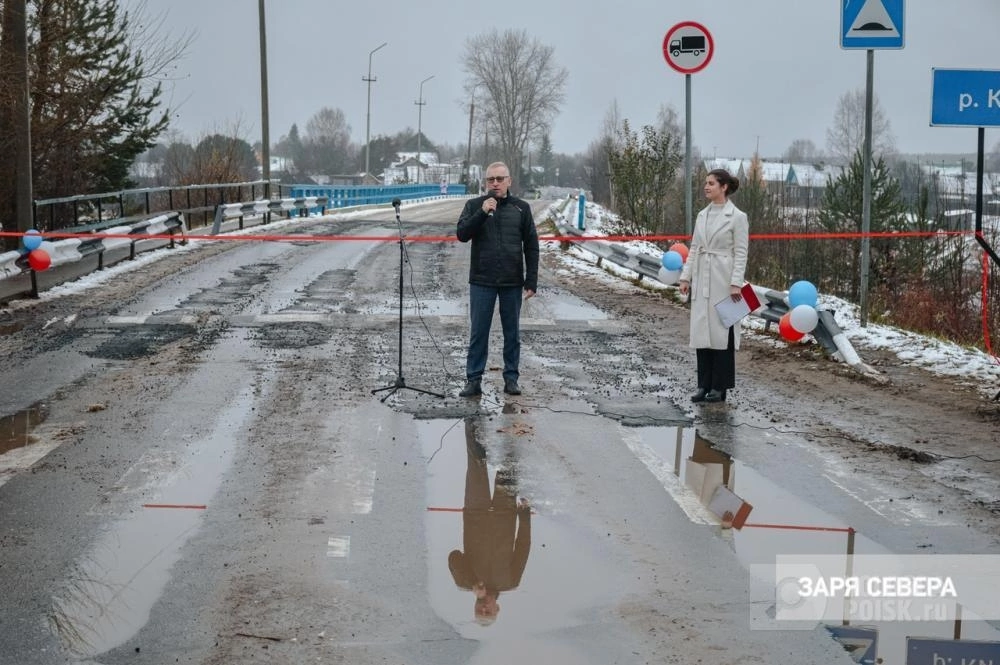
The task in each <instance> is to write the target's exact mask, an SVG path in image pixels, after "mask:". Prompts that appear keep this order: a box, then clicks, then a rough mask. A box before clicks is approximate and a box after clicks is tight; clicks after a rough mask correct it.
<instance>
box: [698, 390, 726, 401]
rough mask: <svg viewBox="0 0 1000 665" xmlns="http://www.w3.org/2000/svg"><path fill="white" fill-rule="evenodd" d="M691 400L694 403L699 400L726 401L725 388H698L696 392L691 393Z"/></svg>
mask: <svg viewBox="0 0 1000 665" xmlns="http://www.w3.org/2000/svg"><path fill="white" fill-rule="evenodd" d="M691 401H692V402H694V403H695V404H697V403H699V402H725V401H726V391H725V390H715V389H714V388H713V389H712V390H705V389H704V388H699V389H698V392H696V393H695V394H694V395H691Z"/></svg>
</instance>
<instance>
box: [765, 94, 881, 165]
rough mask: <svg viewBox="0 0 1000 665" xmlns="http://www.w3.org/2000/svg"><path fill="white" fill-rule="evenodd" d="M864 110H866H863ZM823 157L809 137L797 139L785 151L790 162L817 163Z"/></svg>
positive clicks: (786, 158)
mask: <svg viewBox="0 0 1000 665" xmlns="http://www.w3.org/2000/svg"><path fill="white" fill-rule="evenodd" d="M863 108H864V107H862V109H863ZM862 112H864V111H863V110H862ZM863 130H864V127H863V126H862V131H863ZM822 158H823V153H821V152H820V151H819V149H818V148H817V147H816V144H815V143H813V142H812V141H810V140H809V139H795V140H794V141H792V144H791V145H790V146H788V150H786V151H785V155H784V159H785V161H786V162H788V163H790V164H815V163H816V162H817V161H819V160H820V159H822Z"/></svg>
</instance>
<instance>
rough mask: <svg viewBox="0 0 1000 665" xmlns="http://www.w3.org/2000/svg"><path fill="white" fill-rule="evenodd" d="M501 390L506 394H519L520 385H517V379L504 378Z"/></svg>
mask: <svg viewBox="0 0 1000 665" xmlns="http://www.w3.org/2000/svg"><path fill="white" fill-rule="evenodd" d="M503 391H504V392H505V393H507V394H508V395H520V394H521V386H519V385H517V381H515V380H513V379H506V380H505V381H504V382H503Z"/></svg>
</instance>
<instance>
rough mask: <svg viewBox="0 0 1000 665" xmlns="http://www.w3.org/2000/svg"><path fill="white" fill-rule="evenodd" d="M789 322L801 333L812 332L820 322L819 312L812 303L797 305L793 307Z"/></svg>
mask: <svg viewBox="0 0 1000 665" xmlns="http://www.w3.org/2000/svg"><path fill="white" fill-rule="evenodd" d="M788 323H790V324H791V326H792V328H794V329H795V330H797V331H799V332H800V333H811V332H812V331H813V330H815V329H816V325H817V324H818V323H819V313H818V312H817V311H816V308H815V307H813V306H812V305H796V306H795V307H793V308H792V312H791V316H789V317H788Z"/></svg>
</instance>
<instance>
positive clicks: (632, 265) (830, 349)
mask: <svg viewBox="0 0 1000 665" xmlns="http://www.w3.org/2000/svg"><path fill="white" fill-rule="evenodd" d="M574 200H575V198H574V197H572V196H571V197H569V198H568V199H567V201H566V205H564V206H562V207H558V206H555V207H554V208H553V218H554V221H555V223H556V227H557V229H558V231H559V235H560V236H563V237H566V236H580V237H581V239H580V240H579V241H576V240H570V241H569V242H572V243H574V244H575V245H577V246H578V247H580V248H582V249H585V250H587V251H588V252H590V253H591V254H594V255H595V256H597V257H598V259H597V265H598V266H600V265H601V263H602V262H603V261H610V262H611V263H614V264H615V265H617V266H619V267H621V268H625V269H627V270H631V271H633V272H635V273H636V274H637V275H638V276H639V279H640V280H641V279H642V278H644V277H648V278H650V279H655V280H656V281H658V282H659V281H660V277H659V274H660V268H661V267H662V263H661V257H658V256H651V255H649V254H644V253H642V252H639V251H638V250H635V249H632V248H628V247H625V246H623V245H620V244H618V243H614V242H610V241H606V240H586V241H584V240H583V239H582V237H583V232H582V231H580V230H578V229H577V228H576V227H574V226H573V225H572V224H570V223H569V221H567V219H568V217H567V215H566V210H567V208H569V207H570V204H571V203H573V202H574ZM574 212H576V210H574ZM668 286H672V285H668ZM751 286H753V290H754V293H756V294H757V297H758V298H759V299H760V301H761V303H763V305H762V307H760V308H759V309H758V310H756V311H755V312H752V315H753V316H756V317H758V318H761V319H763V320H764V321H765V329H766V328H767V327H769V326H770V324H772V323H773V324H775V325H777V324H778V322H779V321H780V320H781V317H782V316H783V315H784V314H785V313H786V312H788V311H789V310H790V309H791V308H790V307H789V304H788V293H787V292H786V291H775V290H772V289H768V288H765V287H761V286H757V285H753V284H752V285H751ZM817 313H818V315H819V322H818V323H817V325H816V328H815V329H814V330H813V331H812V332H811V333H810V334H811V335H812V336H813V338H814V339H815V340H816V341H817V342H818V343H819V344H820V345H821V346H822V347H823V348H824V350H826V351H827V353H829V354H830V356H831V357H832V358H834V359H835V360H838V361H841V362H844V363H846V364H847V365H849V366H850V367H852V368H854V369H857V370H859V371H861V372H864V373H865V374H871V375H875V374H877V372H875V370H874V369H872V368H871V367H869V366H868V365H866V364H865V363H864V362H862V360H861V358H860V356H858V353H857V351H855V349H854V347H853V346H852V345H851V342H850V340H849V339H847V336H846V335H845V334H844V331H843V330H841V329H840V326H838V325H837V322H836V320H835V319H834V316H833V312H831V311H829V310H825V309H819V308H817Z"/></svg>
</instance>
